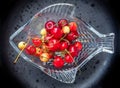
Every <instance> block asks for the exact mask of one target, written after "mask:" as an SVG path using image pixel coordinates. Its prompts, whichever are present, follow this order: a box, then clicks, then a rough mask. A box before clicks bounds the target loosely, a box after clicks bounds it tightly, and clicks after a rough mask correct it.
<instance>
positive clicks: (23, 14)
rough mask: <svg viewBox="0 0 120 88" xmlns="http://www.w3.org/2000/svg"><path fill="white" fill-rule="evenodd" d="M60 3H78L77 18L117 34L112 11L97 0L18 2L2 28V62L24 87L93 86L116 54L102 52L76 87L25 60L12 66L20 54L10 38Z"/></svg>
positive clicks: (88, 66) (94, 59) (80, 76)
mask: <svg viewBox="0 0 120 88" xmlns="http://www.w3.org/2000/svg"><path fill="white" fill-rule="evenodd" d="M59 2H67V3H72V4H75V6H76V7H77V9H76V15H77V16H78V17H81V18H82V19H84V20H85V21H86V22H88V23H89V24H91V25H92V26H93V27H94V28H95V29H96V30H98V31H99V32H101V33H110V32H114V33H115V34H116V35H117V32H116V26H115V23H114V19H113V18H112V17H111V14H110V12H109V10H108V9H106V7H105V6H104V4H103V3H101V2H97V1H96V0H55V1H54V0H28V1H19V2H17V3H16V5H15V6H14V9H12V10H11V12H10V14H9V16H8V18H7V20H6V22H5V24H4V27H3V30H4V31H5V32H4V35H3V38H4V42H3V44H2V45H3V47H4V50H2V51H3V54H4V60H3V62H4V63H5V65H6V66H7V68H8V69H9V71H10V72H11V73H12V74H13V76H14V77H15V78H17V79H18V80H19V82H20V83H22V84H23V85H24V87H25V88H88V87H93V86H94V85H96V84H97V83H98V82H99V81H100V80H101V79H102V78H103V77H104V75H105V73H106V72H107V71H108V67H109V66H110V65H111V64H112V63H111V62H112V61H113V59H114V58H113V57H114V56H115V55H114V54H113V55H110V54H107V53H100V54H99V55H97V56H95V57H94V58H93V59H92V60H91V61H90V62H89V63H87V64H86V65H85V66H84V67H83V68H82V69H81V71H82V72H81V74H79V73H78V74H77V77H76V81H75V83H74V84H63V83H60V82H58V81H56V80H54V79H52V78H51V77H49V76H47V75H46V74H44V73H43V72H41V71H40V70H39V69H38V68H35V67H34V66H32V65H31V64H29V63H27V62H26V61H25V60H24V59H23V58H20V59H19V61H18V62H17V64H16V65H14V64H13V60H14V59H15V57H16V55H17V53H16V52H15V51H14V49H13V48H12V47H11V46H10V44H9V42H8V40H9V36H10V35H11V34H12V33H13V32H15V31H16V30H17V29H18V28H19V27H20V26H22V25H23V24H25V23H26V22H27V21H28V20H29V19H30V18H31V17H32V16H33V15H34V14H35V13H36V12H38V11H39V10H41V9H42V8H44V7H46V6H48V5H50V4H54V3H59ZM3 38H2V40H3ZM115 46H116V44H115ZM115 48H116V47H115ZM6 51H7V52H6Z"/></svg>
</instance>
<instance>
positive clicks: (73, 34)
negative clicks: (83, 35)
mask: <svg viewBox="0 0 120 88" xmlns="http://www.w3.org/2000/svg"><path fill="white" fill-rule="evenodd" d="M77 37H78V35H76V33H75V32H70V33H69V34H67V36H66V39H67V40H69V41H73V40H75V39H76V38H77Z"/></svg>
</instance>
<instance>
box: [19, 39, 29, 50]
mask: <svg viewBox="0 0 120 88" xmlns="http://www.w3.org/2000/svg"><path fill="white" fill-rule="evenodd" d="M26 45H27V44H26V43H25V42H24V41H21V42H19V43H18V48H19V49H20V50H22V49H24V48H25V47H26Z"/></svg>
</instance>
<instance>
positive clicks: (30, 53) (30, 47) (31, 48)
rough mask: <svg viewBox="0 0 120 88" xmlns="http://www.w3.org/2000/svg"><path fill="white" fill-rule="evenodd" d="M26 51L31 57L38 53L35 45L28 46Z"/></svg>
mask: <svg viewBox="0 0 120 88" xmlns="http://www.w3.org/2000/svg"><path fill="white" fill-rule="evenodd" d="M25 51H26V53H27V54H29V55H34V54H35V53H36V48H35V47H34V46H33V45H28V46H27V47H26V49H25Z"/></svg>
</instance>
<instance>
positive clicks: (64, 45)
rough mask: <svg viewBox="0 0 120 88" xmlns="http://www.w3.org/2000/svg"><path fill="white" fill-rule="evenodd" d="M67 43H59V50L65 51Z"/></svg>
mask: <svg viewBox="0 0 120 88" xmlns="http://www.w3.org/2000/svg"><path fill="white" fill-rule="evenodd" d="M68 46H69V45H68V42H61V43H60V46H59V47H60V50H65V49H67V48H68Z"/></svg>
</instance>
